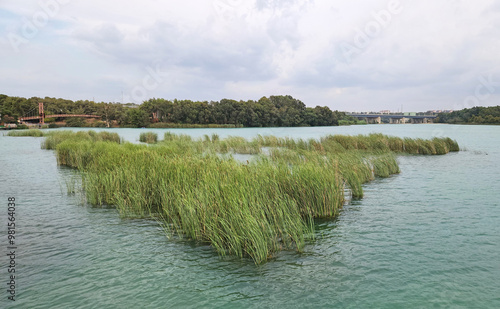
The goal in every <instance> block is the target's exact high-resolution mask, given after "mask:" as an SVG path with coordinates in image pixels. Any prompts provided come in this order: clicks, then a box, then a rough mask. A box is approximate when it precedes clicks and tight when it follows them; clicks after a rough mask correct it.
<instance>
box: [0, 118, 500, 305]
mask: <svg viewBox="0 0 500 309" xmlns="http://www.w3.org/2000/svg"><path fill="white" fill-rule="evenodd" d="M109 130H110V131H115V132H118V133H119V134H120V136H122V137H123V138H124V139H125V140H128V141H131V142H137V141H138V139H139V134H140V133H141V132H144V131H155V132H158V133H159V136H160V137H161V136H163V133H164V132H166V131H171V132H175V133H182V134H190V135H192V136H195V137H199V136H202V135H204V134H209V135H210V134H212V133H217V134H219V136H220V137H221V138H223V137H226V136H228V135H235V136H244V137H247V138H250V137H253V136H256V135H257V134H262V135H267V134H272V135H277V136H290V137H301V138H319V137H321V136H323V135H326V134H368V133H372V132H380V133H384V134H389V135H395V136H401V137H414V138H415V137H421V138H432V137H434V136H449V137H451V138H453V139H456V140H457V141H458V142H459V144H460V146H461V147H462V148H463V149H464V150H463V151H461V152H459V153H452V154H448V155H445V156H432V157H431V156H425V157H424V156H401V157H399V162H400V167H401V174H399V175H395V176H393V177H390V178H387V179H377V180H375V181H374V182H371V183H369V184H367V185H365V197H364V198H363V199H362V200H360V201H354V202H353V203H352V204H350V205H347V206H345V207H344V209H343V210H342V212H341V214H340V216H339V217H338V218H337V219H336V220H332V221H323V222H318V223H317V225H316V239H315V240H312V241H310V242H308V244H307V245H306V248H305V252H304V253H302V254H299V253H296V252H281V253H279V254H278V255H277V257H276V258H275V259H273V260H271V261H270V262H268V263H266V264H264V265H260V266H256V265H254V264H253V262H252V261H251V260H249V259H238V258H234V257H226V258H220V257H219V256H218V255H217V254H216V253H215V251H214V250H213V249H212V248H210V247H209V246H206V245H200V244H197V243H194V242H190V241H185V240H174V239H167V237H166V236H165V234H164V233H163V231H162V230H161V229H160V228H159V227H158V225H157V224H156V223H155V222H154V221H153V222H151V221H146V220H124V219H120V218H119V216H118V214H117V212H116V211H115V210H114V209H110V208H92V207H89V206H88V205H85V204H84V203H83V199H82V197H81V193H78V192H77V193H76V194H68V192H67V189H66V183H67V182H71V181H72V180H74V179H78V174H77V172H75V171H74V170H71V169H68V168H63V167H58V166H57V163H56V158H55V155H54V152H53V151H48V150H41V149H40V142H41V140H42V139H41V138H32V137H24V138H21V137H7V136H0V224H1V228H0V231H1V235H0V250H1V253H2V254H1V256H0V262H1V265H3V266H2V268H1V269H0V284H1V285H0V286H1V289H0V297H1V298H0V308H30V309H31V308H52V309H56V308H61V309H66V308H500V279H499V278H500V202H499V198H500V164H498V163H499V162H500V126H454V125H438V124H432V125H431V124H428V125H366V126H350V127H320V128H319V127H317V128H271V129H269V128H259V129H253V128H252V129H250V128H242V129H155V130H149V129H146V130H144V129H109ZM77 189H78V187H77ZM8 197H15V198H16V214H15V218H16V223H17V225H16V240H15V241H16V246H17V249H16V259H15V262H16V268H15V269H16V301H15V302H12V301H9V300H8V299H7V297H8V296H9V294H8V293H7V289H6V287H8V284H7V283H8V282H9V279H8V273H7V265H8V263H9V258H8V257H7V255H6V254H7V253H8V251H7V250H8V249H7V245H8V244H7V216H8V214H7V204H8V201H7V199H8Z"/></svg>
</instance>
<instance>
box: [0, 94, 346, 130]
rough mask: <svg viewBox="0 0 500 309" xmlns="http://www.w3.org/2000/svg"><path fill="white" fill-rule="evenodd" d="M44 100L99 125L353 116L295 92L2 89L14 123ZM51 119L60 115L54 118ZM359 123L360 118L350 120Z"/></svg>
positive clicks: (0, 104)
mask: <svg viewBox="0 0 500 309" xmlns="http://www.w3.org/2000/svg"><path fill="white" fill-rule="evenodd" d="M40 101H43V102H44V106H45V113H46V115H54V114H90V115H98V116H100V117H101V119H102V120H103V123H101V122H99V123H98V124H94V126H99V127H101V126H122V127H123V126H125V127H138V128H141V127H147V126H148V125H150V123H152V124H151V127H154V128H174V127H186V128H190V127H192V128H203V127H276V126H282V127H294V126H337V125H339V122H341V123H343V124H345V121H348V122H349V121H351V120H350V118H349V116H347V115H346V114H345V113H343V112H339V111H332V110H330V108H328V107H326V106H316V107H314V108H311V107H306V106H305V104H304V103H303V102H301V101H300V100H297V99H295V98H293V97H291V96H289V95H280V96H270V97H269V98H267V97H262V98H261V99H259V100H258V101H253V100H248V101H236V100H230V99H222V100H220V101H211V102H207V101H191V100H177V99H175V100H173V101H169V100H165V99H156V98H153V99H149V100H147V101H144V102H143V103H142V104H141V105H136V104H131V103H127V104H117V103H104V102H101V103H95V102H92V101H88V100H85V101H81V100H80V101H71V100H65V99H56V98H49V97H45V98H36V97H34V98H30V99H25V98H18V97H9V96H6V95H0V111H1V113H2V121H3V122H6V123H13V122H16V121H17V120H18V118H19V117H22V116H28V115H35V114H37V113H38V102H40ZM49 121H55V119H53V120H48V121H47V122H49ZM68 121H69V124H68V126H71V127H82V126H83V125H84V123H83V122H82V120H68ZM349 123H352V124H355V123H356V122H349Z"/></svg>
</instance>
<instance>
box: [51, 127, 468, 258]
mask: <svg viewBox="0 0 500 309" xmlns="http://www.w3.org/2000/svg"><path fill="white" fill-rule="evenodd" d="M43 147H44V148H47V149H54V148H55V149H56V150H57V160H58V162H59V164H62V165H67V166H70V167H74V168H77V169H78V170H80V171H81V172H82V175H83V176H82V177H83V181H82V183H83V188H84V190H85V192H86V196H87V200H88V202H89V203H91V204H92V205H104V204H106V205H114V206H116V208H117V209H118V211H119V213H120V214H121V216H123V217H127V218H138V217H139V218H155V219H157V220H159V221H160V222H162V224H163V225H164V226H165V229H166V230H167V232H168V233H169V234H171V235H173V234H175V235H178V236H180V237H187V238H189V239H193V240H196V241H200V242H203V243H209V244H210V245H211V246H212V247H213V248H215V250H217V252H219V254H220V255H235V256H238V257H245V256H246V257H251V258H252V259H253V260H254V261H255V263H257V264H259V263H263V262H265V261H267V260H268V259H269V258H271V257H272V256H273V255H274V254H275V253H276V252H278V251H280V250H290V249H293V250H297V251H299V252H300V251H302V250H303V248H304V243H305V239H307V238H312V237H313V236H314V235H313V230H314V228H313V224H314V219H315V218H334V217H335V216H337V215H338V214H339V211H340V209H341V208H342V206H343V205H344V203H345V200H346V198H347V197H346V192H350V194H352V198H355V199H356V198H361V197H362V196H363V188H362V185H363V184H364V183H366V182H368V181H370V180H373V179H374V178H375V177H389V176H390V175H392V174H396V173H399V167H398V164H397V161H396V155H397V154H403V153H408V154H426V155H430V154H445V153H448V152H449V151H458V145H457V143H456V142H455V141H453V140H451V139H448V138H435V139H432V140H420V139H415V140H413V139H401V138H397V137H388V136H385V135H381V134H371V135H368V136H362V135H359V136H342V135H330V136H325V137H323V138H321V139H320V140H315V139H310V140H301V139H292V138H279V137H275V136H257V137H256V138H254V139H253V140H251V141H248V140H246V139H244V138H241V137H229V138H226V139H220V138H219V136H218V135H215V134H214V135H212V136H208V135H206V136H204V137H203V138H200V139H196V140H194V139H192V138H191V137H190V136H187V135H175V134H172V133H166V134H165V136H164V140H163V141H161V142H158V143H157V144H155V145H144V144H131V143H124V144H120V139H119V137H118V136H115V135H113V134H111V135H109V134H108V135H106V134H104V133H103V132H101V133H92V132H78V133H72V132H58V133H54V134H52V135H50V136H48V137H47V139H46V140H45V142H44V144H43ZM264 149H265V151H263V150H264ZM240 153H243V154H255V156H253V159H252V160H248V161H247V160H245V161H244V162H241V161H238V160H237V159H235V158H236V157H237V156H234V157H233V156H232V154H240Z"/></svg>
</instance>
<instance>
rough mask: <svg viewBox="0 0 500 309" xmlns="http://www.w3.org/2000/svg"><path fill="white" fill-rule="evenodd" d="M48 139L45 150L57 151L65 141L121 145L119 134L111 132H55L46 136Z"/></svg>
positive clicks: (44, 143) (44, 145)
mask: <svg viewBox="0 0 500 309" xmlns="http://www.w3.org/2000/svg"><path fill="white" fill-rule="evenodd" d="M45 136H46V138H45V140H44V141H43V142H42V148H43V149H56V147H57V145H59V144H60V143H61V142H63V141H68V140H73V141H77V142H78V141H82V142H83V141H88V142H101V141H106V142H112V143H117V144H120V143H121V140H120V136H119V135H118V133H111V132H106V131H102V132H95V131H79V132H73V131H54V132H50V133H47V134H45Z"/></svg>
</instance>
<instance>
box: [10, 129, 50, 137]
mask: <svg viewBox="0 0 500 309" xmlns="http://www.w3.org/2000/svg"><path fill="white" fill-rule="evenodd" d="M7 136H16V137H21V136H33V137H42V136H44V134H43V132H42V131H41V130H38V129H29V130H19V131H17V130H14V131H9V133H7Z"/></svg>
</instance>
